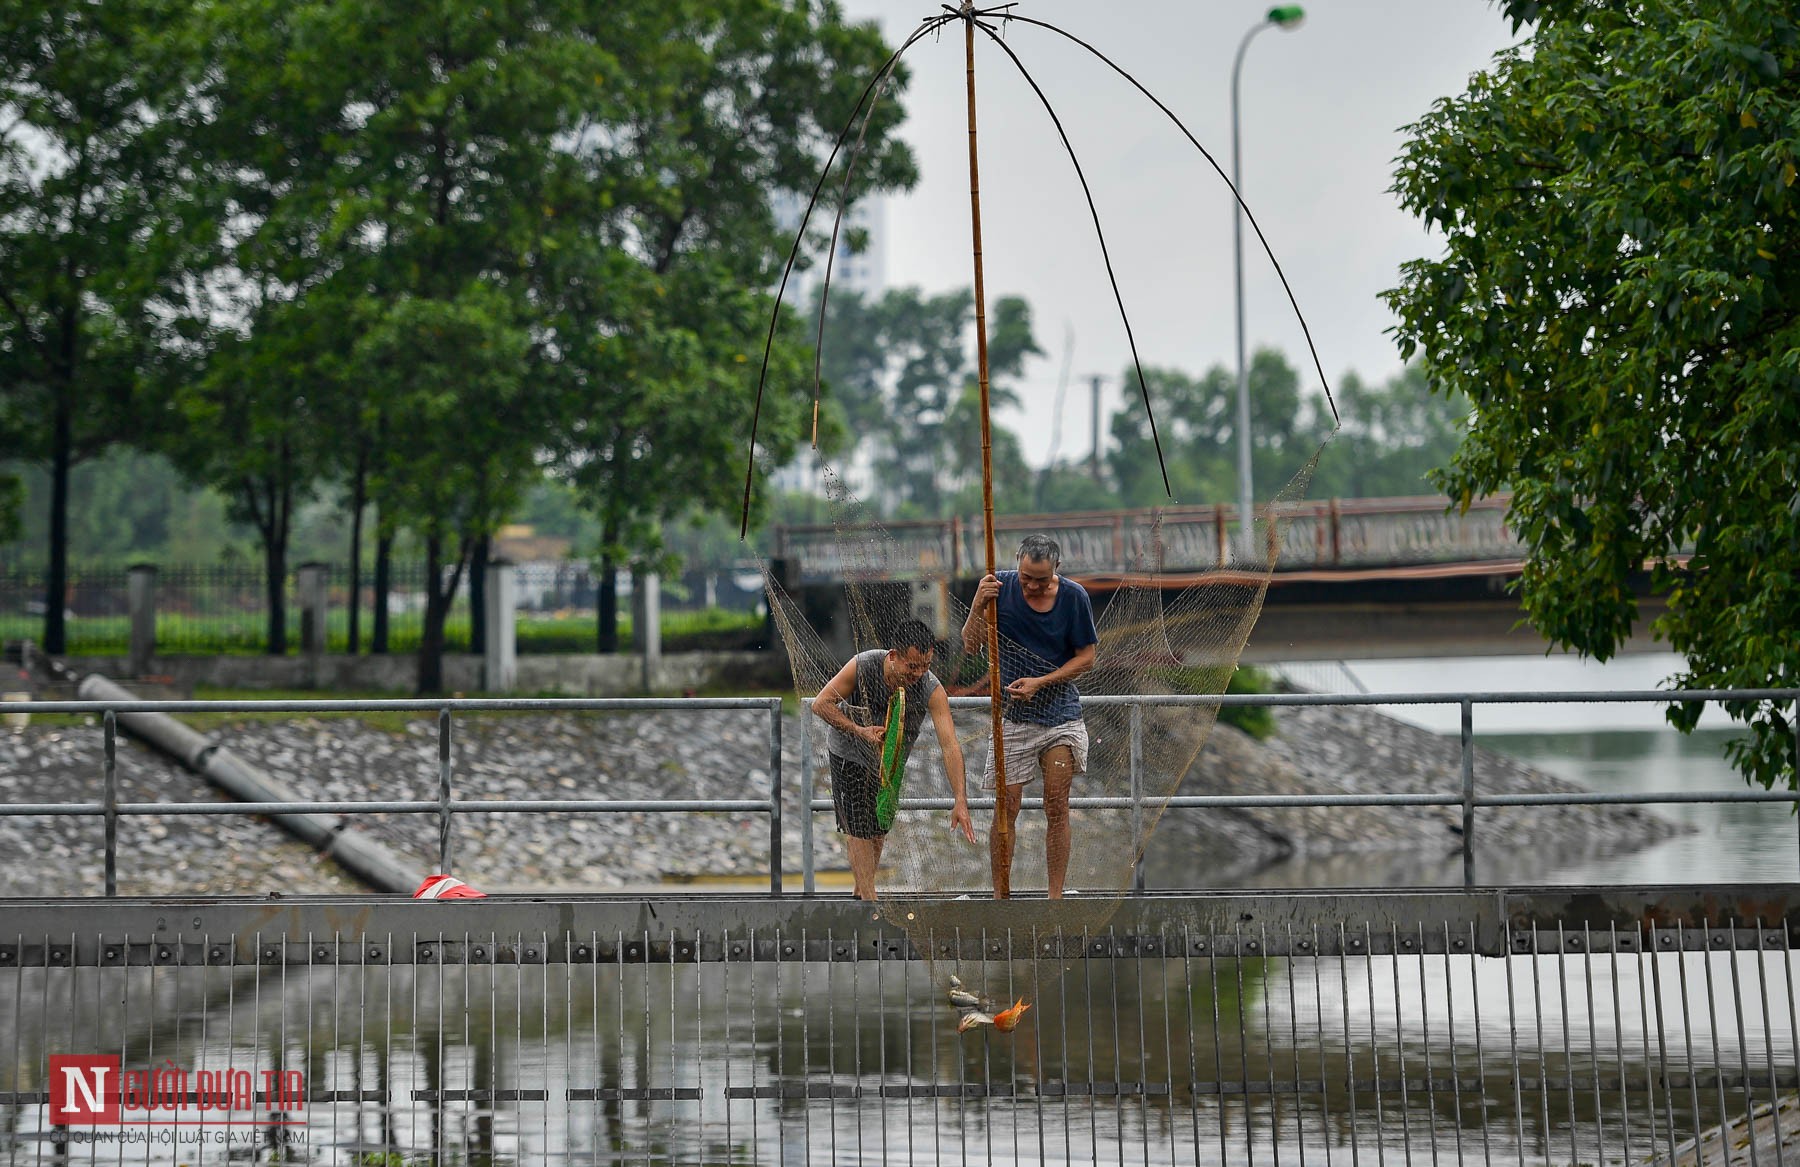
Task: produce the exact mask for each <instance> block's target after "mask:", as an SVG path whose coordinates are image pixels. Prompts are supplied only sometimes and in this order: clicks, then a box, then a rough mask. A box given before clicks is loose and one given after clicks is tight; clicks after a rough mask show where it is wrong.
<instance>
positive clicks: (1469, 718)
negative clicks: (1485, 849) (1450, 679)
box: [1462, 697, 1475, 887]
mask: <svg viewBox="0 0 1800 1167" xmlns="http://www.w3.org/2000/svg"><path fill="white" fill-rule="evenodd" d="M1462 780H1463V789H1462V795H1463V801H1462V812H1463V817H1462V857H1463V886H1464V887H1474V886H1475V705H1474V703H1473V702H1471V701H1470V700H1469V699H1468V698H1467V697H1464V698H1463V699H1462Z"/></svg>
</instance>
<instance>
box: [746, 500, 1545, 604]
mask: <svg viewBox="0 0 1800 1167" xmlns="http://www.w3.org/2000/svg"><path fill="white" fill-rule="evenodd" d="M1510 502H1511V499H1510V497H1509V496H1495V497H1492V498H1485V499H1481V500H1478V501H1475V502H1472V503H1471V504H1470V505H1469V506H1468V508H1467V509H1466V510H1464V509H1458V508H1455V507H1452V506H1451V505H1450V504H1449V503H1448V502H1447V501H1446V500H1444V499H1442V498H1384V499H1335V498H1334V499H1326V500H1318V501H1303V502H1297V503H1285V504H1281V505H1279V506H1275V507H1274V508H1273V509H1274V513H1275V516H1276V518H1277V519H1278V521H1279V523H1280V533H1281V546H1280V551H1279V555H1278V557H1277V562H1276V567H1277V570H1280V571H1302V570H1309V569H1323V568H1340V569H1341V568H1356V567H1407V566H1419V565H1425V564H1434V563H1473V562H1488V561H1507V560H1513V559H1518V558H1519V557H1520V556H1521V554H1522V552H1523V548H1522V547H1521V545H1520V543H1519V540H1518V537H1517V536H1516V535H1515V534H1513V532H1512V530H1511V529H1510V528H1509V527H1508V526H1507V524H1506V508H1507V506H1508V504H1509V503H1510ZM1238 529H1239V523H1238V521H1237V509H1236V508H1235V507H1232V506H1226V505H1224V504H1220V505H1216V506H1167V507H1148V508H1139V509H1133V510H1115V511H1084V512H1069V513H1062V514H1054V515H999V516H996V517H995V519H994V531H995V537H996V540H997V541H998V544H999V546H998V549H997V550H998V553H999V555H1000V558H1001V559H1002V560H1007V559H1009V558H1010V556H1011V552H1012V549H1013V548H1012V544H1013V543H1015V542H1016V541H1017V539H1018V538H1020V537H1023V536H1024V535H1028V534H1034V533H1036V534H1045V535H1049V536H1050V537H1051V538H1053V539H1055V540H1056V541H1057V542H1058V543H1059V544H1060V545H1061V547H1062V552H1063V563H1064V565H1065V567H1066V568H1067V570H1068V571H1069V572H1070V573H1072V574H1075V575H1080V574H1082V573H1092V572H1127V571H1144V570H1166V571H1206V570H1212V569H1217V568H1224V567H1229V566H1231V565H1232V563H1233V554H1234V551H1233V547H1234V544H1235V543H1236V532H1237V530H1238ZM774 538H775V554H776V555H777V556H778V557H781V558H785V559H787V560H788V561H790V562H792V563H794V564H796V565H797V568H798V571H799V574H800V579H801V580H802V581H804V582H809V583H811V582H823V581H829V580H841V579H856V578H868V577H869V576H871V575H879V576H881V577H884V578H889V579H909V578H936V577H946V576H947V577H950V578H957V577H961V576H970V575H977V574H979V573H980V571H981V568H982V565H983V564H984V563H985V562H986V552H985V549H984V547H983V544H982V538H983V537H982V527H981V524H980V522H979V521H970V520H965V519H962V518H952V519H945V520H914V521H903V522H893V523H884V524H881V525H880V526H879V527H867V528H839V527H835V526H783V527H777V528H775V532H774ZM877 539H879V540H880V543H879V545H877V544H876V543H875V542H874V540H877Z"/></svg>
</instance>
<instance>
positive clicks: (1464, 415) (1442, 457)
mask: <svg viewBox="0 0 1800 1167" xmlns="http://www.w3.org/2000/svg"><path fill="white" fill-rule="evenodd" d="M1334 392H1335V393H1336V396H1337V403H1338V412H1339V414H1340V415H1342V417H1343V419H1344V420H1343V425H1342V426H1341V427H1340V428H1339V430H1338V432H1337V436H1336V437H1334V438H1332V439H1331V444H1330V445H1328V446H1326V447H1325V454H1324V456H1323V457H1322V458H1320V459H1319V468H1318V470H1317V472H1316V473H1315V474H1314V475H1313V480H1312V486H1311V488H1310V490H1309V491H1308V493H1309V494H1311V495H1313V496H1314V497H1337V498H1390V497H1394V496H1397V495H1398V496H1403V495H1417V494H1427V493H1436V487H1435V486H1433V485H1432V481H1431V473H1432V471H1434V470H1439V469H1442V468H1443V467H1445V466H1448V465H1449V464H1450V459H1451V457H1452V456H1453V455H1454V454H1455V453H1456V445H1457V443H1458V442H1459V441H1461V440H1462V435H1463V431H1464V429H1465V428H1466V427H1467V424H1468V418H1469V402H1468V399H1467V398H1465V397H1463V396H1462V395H1461V394H1460V393H1457V392H1455V391H1453V390H1452V391H1448V392H1446V393H1443V394H1438V393H1433V392H1432V389H1431V384H1430V380H1429V378H1428V377H1427V376H1426V374H1425V368H1424V366H1423V365H1420V364H1418V363H1416V362H1415V363H1414V364H1410V365H1408V366H1406V368H1404V369H1402V370H1401V371H1400V372H1399V373H1397V374H1395V375H1394V376H1393V377H1391V378H1389V379H1388V381H1387V383H1386V384H1384V385H1380V386H1374V385H1368V384H1365V383H1364V382H1363V380H1362V378H1360V377H1358V376H1357V375H1356V374H1354V373H1351V374H1348V375H1346V376H1345V377H1344V379H1343V380H1342V381H1340V382H1338V384H1337V386H1336V388H1335V390H1334Z"/></svg>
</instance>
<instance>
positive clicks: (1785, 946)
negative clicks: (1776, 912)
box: [1771, 923, 1800, 1138]
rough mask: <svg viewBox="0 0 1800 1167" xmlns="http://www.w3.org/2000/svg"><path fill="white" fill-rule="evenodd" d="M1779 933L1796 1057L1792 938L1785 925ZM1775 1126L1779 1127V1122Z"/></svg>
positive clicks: (1798, 1018) (1799, 1047)
mask: <svg viewBox="0 0 1800 1167" xmlns="http://www.w3.org/2000/svg"><path fill="white" fill-rule="evenodd" d="M1781 931H1782V936H1781V970H1782V978H1783V988H1782V993H1781V995H1782V996H1783V997H1785V998H1786V999H1787V1008H1788V1041H1789V1042H1790V1043H1791V1044H1790V1045H1789V1046H1788V1048H1789V1049H1791V1050H1793V1051H1795V1053H1796V1055H1800V1007H1797V1006H1796V1003H1795V999H1794V946H1793V940H1792V938H1791V937H1790V936H1789V935H1788V934H1787V928H1786V927H1785V923H1784V926H1783V927H1782V930H1781ZM1771 1044H1773V1043H1771ZM1776 1113H1777V1114H1780V1111H1779V1110H1777V1111H1776ZM1796 1117H1797V1118H1800V1112H1797V1113H1796ZM1777 1126H1778V1127H1779V1120H1778V1122H1777ZM1776 1137H1777V1138H1780V1131H1779V1129H1777V1132H1776Z"/></svg>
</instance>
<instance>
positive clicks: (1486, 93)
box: [1388, 0, 1800, 785]
mask: <svg viewBox="0 0 1800 1167" xmlns="http://www.w3.org/2000/svg"><path fill="white" fill-rule="evenodd" d="M1507 11H1508V12H1509V14H1510V15H1511V16H1512V17H1513V19H1514V21H1515V27H1524V26H1526V25H1529V26H1530V30H1531V31H1530V35H1529V39H1528V40H1527V42H1526V43H1525V44H1523V45H1521V46H1519V47H1517V48H1515V49H1513V50H1510V51H1507V52H1504V53H1502V54H1500V55H1499V56H1498V57H1497V58H1496V60H1495V61H1494V63H1493V65H1492V67H1491V68H1489V69H1488V70H1486V71H1484V72H1482V73H1479V74H1477V75H1476V76H1474V77H1473V78H1472V79H1471V81H1470V84H1469V88H1468V91H1467V92H1465V93H1463V94H1461V95H1458V96H1455V97H1451V98H1447V99H1445V100H1443V101H1440V102H1438V103H1437V104H1436V105H1435V106H1434V107H1433V108H1432V110H1431V111H1430V112H1429V113H1428V114H1426V115H1425V116H1424V117H1423V118H1422V119H1420V120H1419V121H1418V122H1417V123H1416V124H1414V125H1412V126H1410V127H1409V128H1408V130H1407V133H1408V135H1409V140H1408V142H1407V144H1406V146H1405V148H1404V150H1403V152H1402V154H1401V155H1400V158H1399V169H1398V172H1397V177H1396V186H1395V190H1396V192H1397V193H1398V194H1399V196H1400V198H1401V201H1402V203H1403V204H1404V205H1405V207H1406V208H1407V209H1408V210H1410V211H1412V212H1413V213H1414V214H1416V215H1418V216H1419V217H1420V218H1422V219H1423V220H1424V221H1425V222H1426V223H1427V224H1428V225H1430V226H1431V227H1433V228H1435V229H1436V230H1438V231H1439V232H1441V233H1442V235H1443V237H1444V241H1445V247H1444V252H1443V254H1442V255H1441V256H1439V257H1437V258H1433V259H1421V260H1417V261H1414V262H1411V263H1409V264H1407V265H1405V267H1404V268H1403V270H1402V278H1401V282H1400V285H1399V286H1398V287H1397V288H1395V289H1393V290H1392V291H1391V292H1389V293H1388V298H1389V301H1390V303H1391V304H1392V306H1393V307H1394V309H1395V310H1396V311H1397V313H1398V314H1399V317H1400V324H1399V326H1398V339H1399V342H1400V345H1401V348H1402V351H1403V353H1404V354H1406V355H1408V356H1410V355H1412V354H1420V355H1422V356H1423V357H1424V358H1425V360H1426V361H1427V363H1428V365H1429V368H1430V370H1431V372H1432V375H1433V378H1434V380H1435V382H1436V384H1437V385H1439V386H1440V387H1442V388H1444V389H1446V390H1449V391H1455V392H1461V393H1463V394H1466V395H1467V396H1468V397H1469V399H1470V400H1471V401H1472V402H1473V403H1474V406H1475V415H1474V416H1475V420H1474V423H1473V425H1472V428H1471V429H1470V432H1469V434H1468V436H1467V437H1466V439H1465V440H1464V441H1463V443H1462V445H1461V447H1460V448H1459V449H1458V451H1457V454H1456V456H1455V459H1454V461H1453V462H1452V464H1451V466H1450V467H1449V468H1448V470H1447V471H1445V472H1444V473H1443V474H1442V475H1441V476H1440V478H1439V481H1440V482H1441V484H1442V485H1443V486H1444V487H1445V489H1446V490H1447V491H1448V492H1449V493H1450V495H1451V496H1452V497H1453V498H1459V499H1461V500H1463V501H1464V502H1465V503H1466V502H1467V501H1468V500H1470V499H1472V498H1474V497H1477V496H1481V495H1485V494H1490V493H1493V492H1496V491H1500V490H1505V489H1510V490H1511V491H1512V492H1513V493H1512V507H1511V512H1510V522H1511V523H1512V524H1513V525H1514V527H1515V529H1517V530H1518V531H1519V532H1520V534H1521V535H1522V537H1523V539H1524V541H1525V543H1526V545H1527V546H1528V548H1529V560H1528V562H1527V565H1526V568H1525V572H1524V575H1523V578H1522V580H1521V582H1520V590H1521V593H1522V596H1523V600H1524V604H1525V608H1526V610H1527V612H1528V613H1529V615H1530V618H1531V620H1532V622H1533V623H1534V624H1535V625H1536V626H1537V627H1538V628H1539V629H1540V630H1542V631H1543V633H1544V634H1545V635H1546V636H1548V637H1549V638H1550V639H1551V640H1552V641H1554V642H1556V643H1558V644H1561V645H1565V646H1568V647H1571V648H1574V649H1577V650H1579V651H1581V652H1584V653H1587V654H1591V655H1593V656H1595V657H1597V658H1600V659H1605V658H1607V657H1609V656H1611V655H1612V654H1613V653H1614V652H1615V651H1616V650H1617V649H1618V647H1619V645H1620V643H1621V641H1622V640H1623V639H1624V637H1625V636H1626V635H1627V634H1628V632H1629V631H1630V629H1631V627H1632V625H1633V623H1634V620H1635V618H1636V617H1637V608H1638V605H1637V602H1636V599H1635V592H1634V587H1633V585H1634V579H1636V578H1637V577H1639V573H1640V572H1642V571H1644V570H1646V569H1647V570H1648V571H1649V573H1650V582H1651V585H1652V587H1653V588H1654V589H1655V590H1656V591H1657V592H1660V593H1663V594H1664V595H1666V596H1667V599H1668V609H1667V612H1666V614H1665V615H1663V616H1661V617H1659V618H1658V619H1657V621H1656V623H1655V631H1656V632H1657V634H1659V635H1660V636H1662V637H1664V638H1666V639H1667V641H1668V643H1669V644H1670V646H1671V647H1672V648H1674V649H1675V650H1676V651H1678V652H1680V653H1683V654H1684V655H1685V656H1686V658H1687V662H1688V663H1687V669H1686V671H1685V672H1684V673H1682V674H1681V675H1679V676H1678V677H1676V678H1674V681H1675V683H1677V684H1680V685H1685V686H1696V687H1700V688H1724V687H1760V686H1766V685H1771V684H1785V685H1794V684H1796V683H1800V636H1796V635H1795V629H1796V628H1797V627H1800V311H1797V310H1796V305H1797V296H1800V222H1797V220H1796V208H1797V205H1800V204H1797V203H1796V194H1797V193H1800V192H1796V189H1795V174H1796V170H1795V168H1796V163H1797V159H1796V152H1797V151H1800V29H1797V27H1796V21H1795V12H1794V9H1793V6H1792V5H1791V4H1787V3H1781V2H1777V0H1718V2H1715V3H1710V4H1705V5H1695V4H1691V3H1684V2H1679V0H1637V2H1634V3H1626V4H1597V3H1588V2H1583V0H1541V2H1533V3H1527V2H1524V0H1513V2H1512V3H1509V4H1508V5H1507ZM1728 709H1729V710H1730V712H1731V713H1732V714H1733V716H1735V717H1737V718H1739V719H1742V720H1745V721H1747V722H1749V723H1750V725H1752V726H1753V727H1754V729H1755V734H1754V736H1753V739H1752V740H1751V741H1749V742H1748V743H1745V744H1742V745H1740V746H1739V747H1737V748H1736V749H1735V750H1734V753H1735V755H1736V758H1737V761H1738V763H1739V765H1740V767H1741V768H1742V769H1743V771H1744V772H1745V774H1746V775H1747V776H1748V777H1750V778H1751V779H1753V780H1755V781H1758V782H1760V783H1762V784H1764V785H1772V784H1774V783H1775V782H1776V781H1778V780H1785V781H1789V782H1792V781H1794V780H1795V779H1794V778H1793V777H1792V776H1793V775H1794V770H1793V768H1792V762H1791V761H1790V759H1791V757H1792V753H1793V750H1794V748H1795V747H1794V737H1793V726H1792V724H1791V723H1790V722H1789V720H1788V716H1787V714H1786V713H1785V712H1784V711H1783V710H1782V709H1780V708H1777V707H1775V706H1773V705H1771V704H1767V703H1735V704H1732V705H1729V706H1728ZM1671 717H1672V719H1673V720H1674V721H1675V722H1676V723H1677V724H1678V725H1681V726H1682V727H1684V728H1687V727H1691V726H1692V725H1693V724H1694V722H1695V720H1696V719H1697V717H1698V710H1697V709H1694V708H1681V709H1676V710H1673V711H1672V712H1671Z"/></svg>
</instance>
